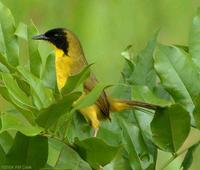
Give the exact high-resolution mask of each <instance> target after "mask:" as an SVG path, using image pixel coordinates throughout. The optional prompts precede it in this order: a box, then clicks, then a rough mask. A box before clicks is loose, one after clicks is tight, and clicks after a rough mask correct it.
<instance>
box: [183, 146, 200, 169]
mask: <svg viewBox="0 0 200 170" xmlns="http://www.w3.org/2000/svg"><path fill="white" fill-rule="evenodd" d="M199 144H200V142H198V143H196V144H194V145H192V146H191V147H190V148H189V149H188V151H187V153H186V155H185V157H184V160H183V162H182V164H181V167H182V168H183V170H188V169H189V168H190V166H191V164H192V161H193V153H194V152H195V150H196V149H197V147H198V146H199Z"/></svg>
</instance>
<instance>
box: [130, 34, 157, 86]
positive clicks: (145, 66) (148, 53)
mask: <svg viewBox="0 0 200 170" xmlns="http://www.w3.org/2000/svg"><path fill="white" fill-rule="evenodd" d="M157 35H158V32H157V33H156V34H155V35H154V36H153V37H152V38H151V39H150V40H149V42H148V44H147V46H146V47H145V49H144V50H142V52H141V53H140V54H139V56H138V58H137V62H136V65H135V69H134V72H133V74H131V78H130V81H131V84H135V85H146V86H148V87H154V86H155V80H156V74H155V71H154V69H153V52H154V49H155V47H156V41H157V40H156V39H157Z"/></svg>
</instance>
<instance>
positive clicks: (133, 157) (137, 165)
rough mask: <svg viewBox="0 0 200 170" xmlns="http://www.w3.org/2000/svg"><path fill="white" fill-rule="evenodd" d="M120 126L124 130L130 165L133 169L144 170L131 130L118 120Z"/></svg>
mask: <svg viewBox="0 0 200 170" xmlns="http://www.w3.org/2000/svg"><path fill="white" fill-rule="evenodd" d="M118 120H119V123H120V126H121V127H122V130H123V136H124V140H125V143H126V145H125V149H126V151H127V153H128V160H129V164H130V166H131V168H132V169H137V170H142V164H141V162H140V158H139V156H138V154H137V151H136V147H135V143H134V141H133V138H132V134H131V130H130V127H129V126H128V124H127V123H126V122H125V121H124V120H123V119H121V118H118Z"/></svg>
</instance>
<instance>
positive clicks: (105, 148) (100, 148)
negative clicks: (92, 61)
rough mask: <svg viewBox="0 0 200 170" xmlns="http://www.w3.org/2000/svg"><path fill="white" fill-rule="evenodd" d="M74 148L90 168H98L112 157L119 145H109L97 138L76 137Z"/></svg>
mask: <svg viewBox="0 0 200 170" xmlns="http://www.w3.org/2000/svg"><path fill="white" fill-rule="evenodd" d="M75 148H76V151H77V152H78V153H79V155H80V156H81V157H82V158H83V159H84V160H86V161H87V162H88V163H89V164H90V166H91V167H92V168H94V169H99V168H100V166H105V165H106V164H108V163H109V162H111V161H112V160H113V159H114V157H115V156H116V154H117V152H118V150H119V148H120V147H119V146H118V147H117V146H110V145H108V144H106V143H105V142H104V141H103V140H101V139H98V138H87V139H85V140H82V141H79V140H78V139H76V141H75ZM105 153H106V154H105Z"/></svg>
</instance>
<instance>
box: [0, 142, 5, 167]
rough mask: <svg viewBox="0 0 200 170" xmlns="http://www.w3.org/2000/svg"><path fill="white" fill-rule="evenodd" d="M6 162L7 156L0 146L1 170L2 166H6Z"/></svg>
mask: <svg viewBox="0 0 200 170" xmlns="http://www.w3.org/2000/svg"><path fill="white" fill-rule="evenodd" d="M5 162H6V154H5V152H4V150H3V148H2V146H1V145H0V168H2V165H5Z"/></svg>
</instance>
